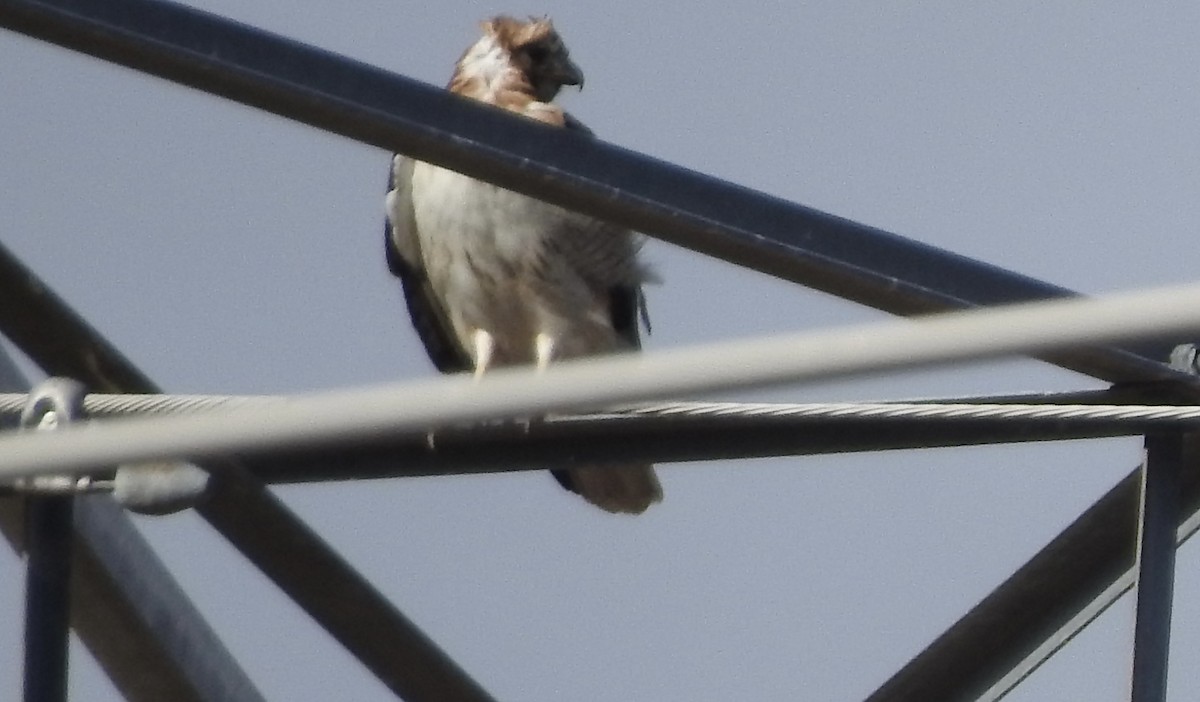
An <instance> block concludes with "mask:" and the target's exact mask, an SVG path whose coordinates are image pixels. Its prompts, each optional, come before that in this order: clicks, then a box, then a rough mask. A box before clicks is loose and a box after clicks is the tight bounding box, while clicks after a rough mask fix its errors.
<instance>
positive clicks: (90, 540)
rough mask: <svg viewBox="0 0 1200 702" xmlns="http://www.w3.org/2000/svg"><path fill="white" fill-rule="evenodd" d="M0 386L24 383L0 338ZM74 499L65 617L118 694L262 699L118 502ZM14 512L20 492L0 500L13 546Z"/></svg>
mask: <svg viewBox="0 0 1200 702" xmlns="http://www.w3.org/2000/svg"><path fill="white" fill-rule="evenodd" d="M0 388H3V389H4V390H8V391H27V390H28V389H29V384H28V382H27V381H26V379H25V378H24V377H23V376H22V375H21V373H20V372H19V371H18V370H17V368H16V366H14V365H13V363H12V361H11V359H10V358H9V357H8V354H7V353H6V352H5V350H4V348H3V347H2V346H0ZM12 425H15V422H14V423H13V424H11V425H10V426H12ZM75 502H76V504H75V519H74V522H75V528H74V529H75V544H74V548H73V554H72V559H71V560H72V562H71V566H70V568H71V623H72V626H73V627H74V629H75V631H76V633H77V634H79V638H80V639H81V640H82V641H83V643H84V645H86V646H87V647H88V649H89V650H90V651H91V652H92V655H93V656H95V658H96V660H97V661H98V662H99V663H100V666H101V667H102V668H103V669H104V671H105V672H106V673H108V676H109V677H110V678H111V679H112V681H113V684H114V685H115V686H116V688H117V689H118V690H120V691H121V693H122V694H123V695H124V696H125V698H126V699H127V700H130V702H158V701H159V700H168V699H169V700H179V701H180V702H225V701H230V702H261V700H262V699H263V697H262V696H261V695H260V694H259V693H258V691H257V690H256V689H255V688H254V685H253V684H252V683H251V682H250V679H249V678H248V677H246V674H245V673H243V672H242V670H241V668H239V667H238V665H237V663H236V662H235V661H234V659H233V657H232V656H231V655H230V654H229V652H228V651H227V650H226V649H225V646H224V645H223V644H222V643H221V641H220V639H218V638H217V636H216V634H214V633H213V631H212V630H211V629H210V628H209V627H208V625H207V624H206V623H205V622H204V620H203V618H201V616H200V614H199V613H198V612H197V611H196V608H195V607H194V606H192V603H191V602H190V601H189V600H188V597H187V595H185V594H184V593H183V590H181V589H180V587H179V585H177V584H176V583H175V580H174V579H173V578H172V577H171V575H170V573H168V572H167V570H166V568H165V567H164V566H163V565H162V563H161V562H160V561H159V560H158V558H157V556H155V555H154V552H153V551H152V550H151V548H150V546H149V545H147V544H146V542H145V540H144V539H143V538H142V536H141V535H140V534H139V533H138V532H137V529H135V528H134V526H133V525H132V524H131V523H130V522H129V519H128V517H126V516H125V514H124V512H123V511H122V510H121V508H119V507H117V506H116V505H115V504H113V502H112V500H110V499H109V498H107V497H102V496H98V495H97V496H92V497H83V498H79V499H77V500H76V501H75ZM23 514H24V508H23V500H21V499H19V498H13V497H10V498H0V531H2V532H3V534H4V536H5V538H7V539H8V541H9V543H10V544H11V545H12V546H13V547H14V548H15V549H17V550H18V551H20V550H22V549H23V548H24V543H25V525H24V520H23Z"/></svg>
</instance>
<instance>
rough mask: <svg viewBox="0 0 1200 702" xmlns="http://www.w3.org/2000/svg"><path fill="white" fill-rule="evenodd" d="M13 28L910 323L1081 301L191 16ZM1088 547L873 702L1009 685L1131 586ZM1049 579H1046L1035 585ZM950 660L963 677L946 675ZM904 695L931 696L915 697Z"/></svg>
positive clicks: (41, 17) (1038, 576)
mask: <svg viewBox="0 0 1200 702" xmlns="http://www.w3.org/2000/svg"><path fill="white" fill-rule="evenodd" d="M0 26H6V27H9V28H11V29H15V30H17V31H21V32H24V33H26V34H29V35H31V36H36V37H40V38H42V39H45V40H47V41H51V42H54V43H57V44H60V45H62V46H65V47H67V48H71V49H74V50H77V51H82V52H85V53H89V54H92V55H95V56H98V57H100V58H104V59H106V60H109V61H113V62H115V63H119V64H122V65H126V66H130V67H133V68H137V69H140V70H143V71H145V72H147V73H151V74H154V75H158V76H161V77H164V78H167V79H170V80H174V81H176V82H179V83H182V84H185V85H190V86H193V87H196V88H199V89H201V90H205V91H207V92H210V93H212V94H215V95H221V96H224V97H227V98H230V99H233V100H236V101H238V102H242V103H244V104H247V105H251V106H255V107H259V108H262V109H264V110H267V111H270V112H274V113H276V114H279V115H283V116H285V117H289V118H291V119H295V120H297V121H300V122H304V123H307V124H310V125H313V126H316V127H319V128H322V129H326V130H328V131H331V132H334V133H338V134H342V135H345V136H347V137H350V138H353V139H356V140H358V141H362V142H365V143H368V144H374V145H376V146H379V147H381V148H385V149H388V150H394V151H399V152H403V153H406V154H409V155H412V156H415V157H417V158H420V159H423V160H427V161H430V162H433V163H437V164H440V165H444V166H447V167H450V168H455V169H457V170H460V171H462V172H465V173H468V174H470V175H473V176H476V177H479V178H482V179H484V180H488V181H492V182H496V183H499V184H501V185H504V186H506V187H510V188H512V189H514V190H518V191H520V192H524V193H527V194H530V195H534V196H537V197H541V198H543V199H546V200H548V201H550V202H554V203H557V204H561V205H564V206H567V207H573V208H575V209H578V210H580V211H583V212H586V213H589V214H593V215H596V216H599V217H603V218H605V219H609V220H612V221H615V222H617V223H620V224H623V225H626V226H629V227H631V228H634V229H638V230H641V231H644V232H646V233H648V234H651V235H654V236H657V237H659V238H662V239H665V240H667V241H671V242H673V243H676V244H679V245H681V246H685V247H688V248H691V249H694V250H696V251H700V252H703V253H708V254H710V255H714V256H717V257H719V258H722V259H724V260H727V261H730V262H733V263H737V264H739V265H743V266H747V267H750V268H754V269H757V270H760V271H763V272H766V273H769V274H772V275H776V276H778V277H781V278H784V279H787V280H792V281H795V282H798V283H802V284H805V285H808V286H810V287H813V288H816V289H820V290H824V291H827V292H830V293H833V294H836V295H839V296H841V297H844V298H846V299H850V300H855V301H858V302H860V303H863V304H866V305H870V306H872V307H876V308H879V309H882V310H887V311H890V312H894V313H897V314H905V315H911V314H919V313H924V312H935V311H940V310H946V309H958V308H963V307H972V306H981V305H994V304H1001V303H1005V302H1016V301H1022V300H1033V299H1042V298H1047V297H1061V296H1066V295H1071V294H1072V293H1071V292H1070V291H1068V290H1065V289H1063V288H1060V287H1057V286H1054V285H1050V284H1047V283H1043V282H1040V281H1037V280H1033V279H1030V278H1027V277H1024V276H1020V275H1017V274H1014V273H1010V272H1007V271H1004V270H1001V269H998V268H995V267H993V266H989V265H987V264H983V263H980V262H977V261H972V260H970V259H967V258H963V257H961V256H957V255H955V254H952V253H949V252H946V251H942V250H939V249H936V248H933V247H929V246H926V245H923V244H920V243H917V242H914V241H910V240H907V239H904V238H902V237H898V236H895V235H892V234H889V233H887V232H883V231H880V230H878V229H874V228H871V227H867V226H864V225H860V224H856V223H854V222H850V221H847V220H844V219H840V218H837V217H834V216H831V215H828V214H825V213H821V212H817V211H815V210H812V209H809V208H806V207H803V206H800V205H796V204H792V203H788V202H785V201H782V200H779V199H777V198H772V197H769V196H766V195H763V194H762V193H757V192H754V191H750V190H747V189H744V188H739V187H737V186H734V185H731V184H728V183H724V182H721V181H719V180H716V179H713V178H710V177H707V176H704V175H702V174H698V173H695V172H692V171H687V170H684V169H680V168H678V167H675V166H672V165H670V164H666V163H663V162H661V161H657V160H655V159H651V158H648V157H646V156H642V155H639V154H635V153H632V152H629V151H625V150H622V149H619V148H616V147H613V146H611V145H608V144H604V143H603V142H599V141H595V140H590V139H586V138H582V137H579V136H576V135H572V134H568V133H565V132H561V131H554V130H549V129H546V128H543V127H540V126H539V125H536V124H531V123H528V122H525V121H522V120H519V119H516V118H514V117H512V116H510V115H505V114H502V113H500V112H497V111H494V110H489V109H488V108H486V107H484V106H480V105H476V104H470V103H466V102H464V101H462V100H459V99H456V98H454V97H453V96H449V95H447V94H445V93H444V92H442V91H440V90H438V89H436V88H433V87H432V86H429V85H425V84H422V83H419V82H416V81H412V80H409V79H406V78H403V77H401V76H397V75H394V74H390V73H387V72H385V71H382V70H380V69H378V68H374V67H372V66H367V65H364V64H361V63H358V62H355V61H351V60H349V59H346V58H344V57H340V56H337V55H334V54H331V53H328V52H325V51H321V50H319V49H315V48H313V47H309V46H305V45H302V44H299V43H296V42H293V41H290V40H288V39H285V38H282V37H279V36H276V35H272V34H269V33H266V32H262V31H260V30H257V29H254V28H252V27H247V26H244V25H240V24H237V23H234V22H230V21H228V20H225V19H222V18H220V17H217V16H214V15H210V14H206V13H203V12H200V11H197V10H193V9H189V8H185V7H183V6H179V5H175V4H171V3H165V2H155V1H152V0H55V1H49V0H44V1H41V2H36V1H32V0H0ZM1171 346H1173V344H1172V345H1155V344H1147V345H1138V346H1136V347H1093V348H1087V349H1079V350H1074V351H1069V352H1063V353H1056V354H1053V355H1049V356H1047V357H1046V360H1048V361H1051V362H1053V363H1056V364H1058V365H1061V366H1063V367H1065V368H1070V369H1073V370H1076V371H1079V372H1082V373H1086V374H1088V375H1092V376H1094V377H1097V378H1100V379H1103V380H1107V381H1110V382H1117V383H1141V382H1154V381H1175V383H1177V384H1179V385H1192V387H1195V386H1194V383H1195V381H1194V380H1193V379H1191V378H1189V377H1187V376H1186V375H1183V374H1181V373H1177V372H1175V371H1173V370H1171V369H1170V368H1169V367H1168V366H1166V365H1165V364H1164V363H1162V361H1164V360H1165V359H1166V357H1167V354H1168V353H1169V351H1170V348H1171ZM1135 488H1136V486H1131V485H1130V483H1129V481H1125V482H1122V483H1121V484H1120V485H1119V486H1118V488H1115V489H1117V490H1119V491H1120V494H1119V495H1118V497H1122V498H1124V497H1127V495H1126V494H1125V493H1126V492H1128V491H1129V490H1130V489H1135ZM1134 498H1135V499H1136V495H1134ZM1123 507H1124V501H1123V500H1101V501H1100V502H1098V503H1097V504H1096V505H1094V506H1093V507H1092V508H1091V509H1089V510H1088V512H1087V513H1085V514H1084V515H1083V516H1082V517H1081V518H1080V521H1078V522H1076V524H1077V525H1083V524H1094V523H1098V522H1097V519H1100V518H1103V519H1107V521H1103V520H1101V521H1103V523H1112V524H1121V525H1126V522H1125V521H1124V520H1123V519H1122V517H1123V516H1124V515H1123V514H1120V513H1118V512H1116V511H1114V510H1119V509H1121V508H1123ZM1084 531H1086V530H1082V529H1081V530H1076V531H1072V530H1071V529H1068V531H1067V532H1064V534H1063V535H1062V536H1060V537H1059V539H1057V540H1056V541H1055V542H1054V543H1053V544H1051V546H1055V545H1056V544H1057V545H1058V546H1060V547H1062V548H1064V549H1066V550H1067V551H1071V552H1074V551H1077V550H1079V551H1082V552H1083V555H1086V558H1084V559H1083V560H1084V561H1085V563H1084V565H1085V566H1086V568H1088V570H1087V571H1086V572H1083V571H1080V570H1078V569H1077V568H1074V567H1072V568H1066V567H1061V566H1056V565H1055V564H1054V563H1049V562H1044V561H1039V560H1038V559H1039V557H1040V556H1039V557H1035V559H1034V560H1033V561H1031V562H1030V564H1027V566H1026V567H1025V568H1023V569H1022V570H1021V571H1019V572H1018V574H1017V575H1015V576H1014V578H1012V579H1010V580H1009V581H1008V582H1006V583H1005V584H1004V585H1002V586H1001V587H1000V588H999V589H998V590H997V591H996V592H994V593H993V595H992V596H990V597H989V598H988V599H987V600H985V601H984V602H983V603H981V604H980V605H979V607H977V608H976V609H975V610H973V611H972V612H971V613H969V614H968V615H967V617H965V618H964V619H963V620H961V621H960V622H959V625H956V627H955V628H952V629H951V630H950V631H949V632H947V635H946V636H950V635H951V634H952V633H955V632H957V633H958V634H962V633H964V632H965V630H970V631H972V632H975V633H973V634H972V635H971V636H961V635H959V636H955V637H954V642H953V645H949V646H947V645H946V644H949V641H948V640H947V639H946V637H943V638H942V639H939V640H938V641H936V642H934V644H933V645H931V647H930V649H927V650H926V652H925V653H923V654H922V655H921V656H919V657H918V658H917V659H914V661H913V662H912V663H911V664H910V665H909V666H906V667H905V669H904V670H902V671H900V673H898V674H897V676H896V677H894V678H893V679H892V680H891V681H890V682H889V683H888V685H885V686H884V688H881V689H880V691H878V692H877V693H876V695H874V696H873V697H872V699H875V700H883V699H888V700H893V699H963V698H964V695H965V694H966V691H968V690H974V689H980V686H981V685H982V687H983V688H986V687H987V683H988V680H989V679H991V680H994V679H995V678H996V677H997V675H996V673H997V671H1000V672H1001V674H1002V672H1003V670H1004V669H1005V667H1006V666H1007V667H1011V666H1012V665H1014V664H1015V663H1016V661H1018V660H1019V659H1020V658H1021V657H1022V656H1023V655H1024V653H1025V652H1028V651H1029V650H1031V649H1032V648H1033V647H1035V646H1036V645H1037V642H1038V641H1040V640H1041V638H1044V637H1045V635H1047V630H1046V623H1047V622H1051V623H1052V622H1053V621H1055V620H1057V619H1060V618H1061V619H1065V618H1069V616H1070V614H1071V613H1072V612H1075V611H1078V610H1079V608H1081V607H1082V606H1084V604H1086V602H1088V601H1090V600H1091V599H1092V598H1093V597H1094V596H1095V595H1096V594H1098V593H1099V592H1100V591H1101V590H1103V588H1104V587H1105V586H1106V584H1107V583H1111V582H1112V580H1113V579H1115V577H1116V576H1117V574H1119V573H1120V572H1123V570H1125V568H1126V565H1127V563H1128V558H1127V549H1126V548H1125V544H1126V543H1128V542H1131V540H1132V531H1131V530H1130V529H1125V528H1122V529H1120V530H1119V531H1120V533H1119V534H1117V533H1111V532H1108V531H1106V532H1103V535H1102V536H1101V535H1100V533H1097V534H1091V533H1083V532H1084ZM1093 536H1096V537H1097V538H1093ZM1109 537H1112V538H1109ZM1118 537H1119V538H1118ZM1063 539H1066V540H1065V541H1062V543H1060V540H1063ZM1047 548H1048V549H1049V548H1050V547H1049V546H1048V547H1047ZM1077 555H1080V554H1077ZM1034 565H1037V566H1038V568H1037V572H1036V573H1032V572H1029V571H1028V569H1029V568H1030V567H1032V566H1034ZM1074 565H1077V564H1075V563H1073V564H1072V566H1074ZM1030 578H1033V579H1030ZM1033 583H1037V584H1038V587H1031V584H1033ZM1097 588H1099V589H1097ZM1013 611H1022V612H1027V613H1030V614H1031V615H1033V616H1029V617H1022V618H1020V619H1019V620H1006V621H1007V622H1008V623H1007V625H1006V626H1005V627H1004V629H1003V632H1001V633H1003V634H1004V636H1001V637H997V636H996V635H995V634H996V633H997V632H996V631H994V630H992V631H984V630H981V629H980V627H978V626H976V624H980V623H985V622H992V623H994V622H996V621H1000V620H1001V618H1003V616H1004V615H1005V614H1007V613H1011V612H1013ZM964 627H965V629H964ZM951 658H952V659H953V663H954V666H955V668H954V669H955V672H956V674H955V675H954V676H945V675H944V671H945V668H946V664H947V663H949V662H951V661H950V659H951ZM939 680H940V682H939ZM901 683H902V684H901ZM903 689H920V690H928V691H930V692H929V696H925V697H908V696H905V695H903V694H901V690H903Z"/></svg>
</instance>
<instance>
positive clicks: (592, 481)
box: [554, 464, 663, 514]
mask: <svg viewBox="0 0 1200 702" xmlns="http://www.w3.org/2000/svg"><path fill="white" fill-rule="evenodd" d="M554 477H555V478H556V479H557V480H558V482H559V484H560V485H562V486H563V487H565V488H566V489H568V490H570V491H571V492H574V493H576V494H578V495H580V496H581V497H583V499H585V500H587V501H588V502H591V503H592V504H594V505H596V506H597V507H599V508H600V509H602V510H604V511H606V512H612V513H614V514H641V513H642V512H645V511H646V510H647V509H649V508H650V505H652V504H654V503H656V502H661V501H662V497H663V493H662V485H661V484H660V483H659V482H658V476H657V475H656V474H655V473H654V466H652V465H649V464H646V465H632V466H586V467H583V468H570V469H567V470H556V471H554Z"/></svg>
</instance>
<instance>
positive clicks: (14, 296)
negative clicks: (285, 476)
mask: <svg viewBox="0 0 1200 702" xmlns="http://www.w3.org/2000/svg"><path fill="white" fill-rule="evenodd" d="M0 299H4V300H5V301H6V303H5V304H3V305H0V332H3V333H4V334H6V335H8V336H9V338H10V339H11V340H12V341H14V342H15V343H16V344H17V345H18V347H19V348H20V349H21V350H22V351H23V352H25V354H26V355H27V356H29V358H30V359H31V360H33V361H34V362H35V363H37V364H38V365H39V366H41V367H42V369H44V370H45V371H46V372H47V373H50V374H53V375H64V376H70V377H73V378H75V379H77V380H80V381H81V382H84V383H93V384H95V385H97V386H100V387H104V388H107V389H108V390H110V391H113V392H137V393H146V392H150V393H153V392H159V390H158V388H157V387H156V386H155V385H154V384H153V383H152V382H151V381H150V380H149V379H148V378H146V376H144V375H143V374H142V373H141V372H140V371H139V370H138V369H137V368H136V367H135V366H133V365H132V364H131V363H130V362H129V361H128V360H126V359H125V358H124V357H123V356H122V355H121V354H120V352H119V351H117V350H116V348H115V347H113V346H112V345H111V344H109V343H108V342H107V341H106V340H105V339H104V338H103V337H102V336H101V335H100V334H99V333H98V332H97V331H96V330H95V329H92V328H91V327H90V326H89V325H88V324H87V323H86V322H85V321H84V320H83V319H82V318H81V317H79V315H78V314H76V313H75V311H74V310H72V309H71V308H70V307H69V306H68V305H67V304H66V303H65V302H64V301H63V300H61V299H60V298H59V297H58V296H57V295H55V294H54V292H53V291H52V290H51V289H50V288H49V287H47V286H46V285H45V284H44V283H43V282H42V281H41V280H39V279H38V278H37V276H36V275H35V274H34V273H33V272H32V271H30V270H29V269H28V268H26V267H25V266H24V265H22V264H21V262H20V261H18V260H17V259H16V258H15V257H14V256H12V254H11V253H9V252H8V251H7V250H5V249H4V248H3V247H0ZM64 340H65V341H64ZM213 490H214V493H213V494H212V495H211V496H209V497H208V499H206V500H205V501H204V502H203V503H202V504H201V505H200V506H198V508H197V509H198V511H199V513H200V514H201V516H203V517H204V518H205V519H206V520H207V521H208V522H209V524H211V525H212V526H213V527H214V528H215V529H217V531H218V532H220V533H221V534H222V535H223V536H224V537H225V538H226V539H228V540H229V541H230V543H232V544H233V545H234V546H235V547H236V548H237V549H238V550H240V551H241V552H242V553H243V554H244V555H245V556H246V557H247V558H249V559H250V560H251V561H252V562H253V563H254V565H255V566H256V567H258V568H259V569H260V570H262V571H263V573H264V574H266V575H267V576H268V577H269V578H270V579H271V580H272V581H274V582H275V584H276V585H277V586H278V587H279V588H280V589H282V590H283V591H284V592H285V593H287V594H288V595H289V596H290V597H292V599H293V600H295V601H296V603H297V604H299V605H300V606H301V608H303V609H304V610H305V611H306V612H308V614H309V615H310V616H312V617H313V619H315V620H316V621H317V623H319V624H320V625H321V626H322V627H324V628H325V629H326V631H328V632H329V633H330V634H331V635H333V637H334V638H336V639H337V640H338V641H339V642H340V643H341V644H342V645H343V646H345V647H346V648H347V649H348V650H349V651H350V652H351V653H352V654H353V655H355V656H356V657H357V658H358V659H359V661H361V662H362V663H363V664H364V665H365V666H366V667H367V668H368V669H369V670H370V671H371V672H372V673H374V674H375V675H376V676H377V677H378V678H379V679H380V680H381V681H382V682H383V683H384V684H385V685H387V686H388V687H389V688H390V689H391V690H392V691H394V692H395V693H396V694H397V695H399V696H401V697H402V698H403V699H406V700H409V701H410V702H421V701H432V700H447V701H450V702H456V701H462V702H484V701H487V700H491V699H492V698H491V696H490V695H488V693H487V692H486V691H484V690H483V688H481V687H480V686H479V685H478V684H477V683H476V682H475V681H474V680H472V679H471V678H470V676H468V675H467V674H466V673H465V672H464V671H462V670H461V669H460V668H459V667H458V665H457V664H456V663H454V661H453V660H451V659H450V658H449V656H447V655H446V654H445V653H443V652H442V651H441V650H440V649H439V648H438V647H437V646H436V645H435V644H434V643H433V642H432V641H430V640H429V638H428V637H426V636H425V634H424V633H423V632H421V631H420V630H419V629H418V628H417V627H416V625H414V624H413V623H412V622H411V621H410V620H409V619H408V618H407V617H405V616H404V615H403V614H402V613H401V612H400V611H399V610H397V609H396V608H395V607H394V606H392V604H391V603H390V602H389V601H388V600H387V599H386V598H385V597H384V596H383V595H382V594H380V593H379V592H378V591H377V590H375V589H374V588H373V587H372V586H371V585H370V584H369V583H368V582H367V581H366V580H365V579H364V578H363V577H362V576H361V575H359V574H358V573H357V572H356V571H355V570H354V569H353V568H352V567H351V566H350V565H349V564H348V563H346V561H344V560H343V559H342V558H341V557H340V556H339V555H338V554H337V552H336V551H334V550H333V548H332V547H330V546H329V545H328V544H326V543H325V542H324V541H323V540H322V539H321V538H320V536H318V535H317V534H316V533H315V532H313V531H312V530H310V529H309V528H308V527H307V525H305V524H304V522H303V521H301V520H300V518H299V517H297V516H296V515H294V514H293V513H292V512H291V511H290V510H289V509H288V508H287V507H286V506H285V505H284V504H283V502H281V501H280V500H279V499H278V498H276V497H275V496H274V495H272V494H271V493H270V492H269V491H267V490H266V489H265V488H263V486H262V483H261V482H259V481H258V480H257V479H255V478H253V477H252V476H251V475H250V474H249V473H247V472H246V471H245V470H244V469H242V468H241V467H240V466H238V465H226V466H222V467H221V470H219V471H216V475H214V480H213ZM158 699H176V698H174V697H170V696H167V697H160V698H158ZM231 699H232V698H231Z"/></svg>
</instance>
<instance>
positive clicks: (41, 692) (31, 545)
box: [21, 378, 85, 702]
mask: <svg viewBox="0 0 1200 702" xmlns="http://www.w3.org/2000/svg"><path fill="white" fill-rule="evenodd" d="M84 394H85V391H84V387H83V385H81V384H80V383H77V382H75V381H73V380H68V379H65V378H51V379H49V380H46V381H44V382H43V383H41V384H40V385H38V386H37V387H36V388H34V390H33V391H32V392H31V393H30V394H29V398H28V399H27V400H26V403H25V408H24V410H23V411H22V412H21V427H22V428H23V429H25V430H37V431H46V430H53V429H54V428H56V427H58V426H61V425H62V424H65V423H67V422H74V421H78V420H81V419H83V418H84V411H83V397H84ZM74 480H75V479H74V478H71V477H64V478H59V477H57V476H54V477H51V478H49V479H48V481H47V485H55V486H64V485H65V486H69V485H71V484H72V483H73V481H74ZM67 492H68V494H65V495H64V494H57V495H47V494H34V495H29V496H28V497H27V498H26V503H25V505H26V509H25V552H26V554H27V557H28V561H27V565H26V567H27V571H26V585H25V700H26V702H58V701H60V700H66V698H67V634H68V631H69V628H70V623H71V613H70V601H71V600H70V584H71V542H72V540H73V538H74V524H73V522H74V501H75V498H74V496H73V495H71V494H69V493H70V490H68V491H67Z"/></svg>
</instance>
